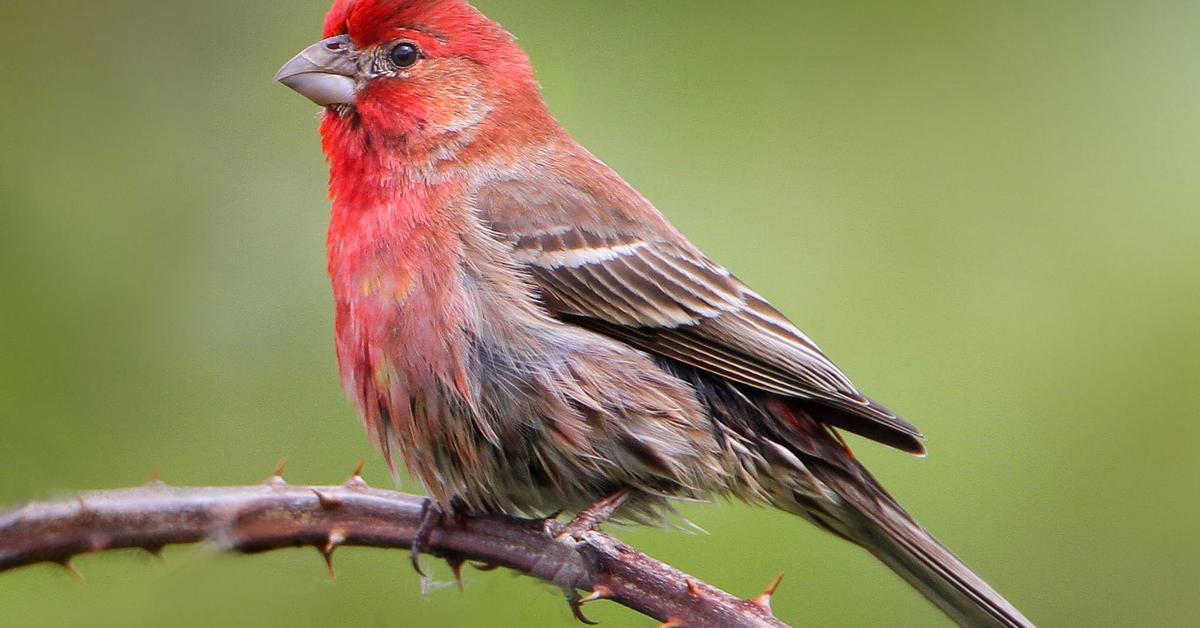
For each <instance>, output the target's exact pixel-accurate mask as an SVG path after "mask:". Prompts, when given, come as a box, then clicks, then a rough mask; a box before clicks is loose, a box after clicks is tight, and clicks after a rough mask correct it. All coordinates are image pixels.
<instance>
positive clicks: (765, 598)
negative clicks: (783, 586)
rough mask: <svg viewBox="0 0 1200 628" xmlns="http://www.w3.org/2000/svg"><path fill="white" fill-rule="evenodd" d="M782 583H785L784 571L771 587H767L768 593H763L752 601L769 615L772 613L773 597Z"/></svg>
mask: <svg viewBox="0 0 1200 628" xmlns="http://www.w3.org/2000/svg"><path fill="white" fill-rule="evenodd" d="M781 582H783V572H782V571H781V572H779V575H778V576H775V579H774V580H772V581H771V584H770V586H768V587H767V590H766V591H763V593H762V595H760V596H758V597H756V598H754V599H753V600H750V601H751V602H753V603H754V604H755V605H756V606H758V607H759V608H761V609H763V610H764V611H766V612H767V613H771V612H772V611H771V597H773V596H774V595H775V592H776V591H778V590H779V583H781Z"/></svg>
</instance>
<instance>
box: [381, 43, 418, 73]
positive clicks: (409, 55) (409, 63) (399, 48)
mask: <svg viewBox="0 0 1200 628" xmlns="http://www.w3.org/2000/svg"><path fill="white" fill-rule="evenodd" d="M388 58H389V59H391V61H392V65H395V66H396V67H397V68H400V69H402V70H403V69H407V68H411V67H413V66H414V65H416V64H417V62H418V61H420V60H421V49H420V48H417V45H416V44H414V43H412V42H409V41H404V42H400V43H398V44H396V47H395V48H392V51H391V52H390V53H388Z"/></svg>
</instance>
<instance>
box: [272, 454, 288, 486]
mask: <svg viewBox="0 0 1200 628" xmlns="http://www.w3.org/2000/svg"><path fill="white" fill-rule="evenodd" d="M287 464H288V460H287V458H280V459H279V462H278V464H276V465H275V472H274V473H272V474H271V477H269V478H267V484H271V485H281V486H287V480H284V479H283V472H284V470H286V469H287Z"/></svg>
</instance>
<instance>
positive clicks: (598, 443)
mask: <svg viewBox="0 0 1200 628" xmlns="http://www.w3.org/2000/svg"><path fill="white" fill-rule="evenodd" d="M276 79H277V80H278V81H280V82H282V83H283V84H284V85H286V86H288V87H290V88H292V89H293V90H295V91H297V92H299V93H300V94H301V95H303V96H306V97H307V98H309V99H310V100H312V101H313V102H315V103H316V104H317V105H319V106H320V107H321V108H322V109H321V121H320V135H321V140H322V148H323V151H324V153H325V156H326V160H327V162H328V165H329V173H330V174H329V196H330V199H331V200H332V211H331V218H330V225H329V230H328V238H327V254H328V272H329V276H330V279H331V282H332V288H333V294H334V300H335V304H336V322H335V327H336V329H335V336H336V349H337V357H338V363H339V369H340V374H341V379H342V383H343V386H344V388H345V391H346V393H347V395H348V396H349V398H350V399H351V401H352V402H353V404H354V405H355V406H356V408H357V410H358V411H359V414H360V415H361V417H362V419H363V422H364V424H365V427H366V430H367V432H368V435H369V438H370V440H371V441H372V442H373V443H374V445H375V446H376V447H377V448H378V449H379V450H380V451H381V453H382V454H383V456H384V457H385V458H386V460H387V461H388V463H389V464H390V465H391V466H392V468H393V472H395V470H396V468H397V467H398V466H399V465H400V464H401V461H402V463H403V466H404V468H405V469H406V470H407V471H408V473H409V474H410V475H411V476H412V477H413V478H416V479H417V480H418V481H419V482H420V483H421V484H422V485H423V486H424V488H425V489H426V490H427V492H428V494H429V496H430V499H431V502H430V503H431V504H432V506H433V507H434V508H436V509H438V510H439V511H440V512H449V511H452V510H454V511H466V512H488V513H504V514H509V515H514V516H526V515H529V516H532V515H544V514H546V513H553V512H561V511H567V512H571V511H574V512H578V511H580V510H584V509H586V508H587V507H588V506H589V505H591V504H596V503H604V500H606V499H614V497H616V498H617V502H616V504H617V505H618V506H619V510H617V513H616V516H617V518H620V519H623V520H627V521H629V522H634V523H651V524H653V523H658V522H661V521H663V520H664V519H665V518H666V517H667V516H668V515H669V514H670V513H671V511H672V504H673V503H675V502H677V501H678V500H710V499H713V498H737V499H741V500H744V501H746V502H749V503H752V504H760V505H767V506H772V507H775V508H779V509H782V510H784V511H786V512H789V513H793V514H795V515H798V516H799V517H801V518H803V519H805V520H807V521H809V522H811V523H813V524H815V525H816V526H818V527H819V528H822V529H824V530H826V531H828V532H830V533H832V534H834V535H836V536H838V537H841V538H843V539H846V540H848V541H850V542H852V543H854V544H857V545H859V546H861V547H862V548H865V549H866V550H867V551H868V552H870V553H871V554H873V555H874V556H875V557H877V558H878V559H879V560H880V561H882V562H883V563H884V564H885V565H886V566H887V567H889V568H891V569H892V570H893V571H895V572H896V573H897V574H898V575H899V576H900V577H902V578H903V579H904V580H906V581H908V582H909V583H910V584H911V585H912V586H913V587H915V588H916V589H917V590H918V591H919V592H920V593H922V594H924V595H925V596H926V597H927V598H928V599H929V600H930V601H931V602H933V603H934V604H935V605H936V606H937V607H938V608H940V609H941V610H942V611H943V612H944V613H945V614H946V615H947V616H948V617H949V618H950V619H952V620H953V621H955V622H957V623H959V624H960V625H963V626H1006V627H1018V626H1031V625H1032V623H1031V622H1030V621H1029V620H1028V619H1026V618H1025V617H1024V616H1023V615H1022V614H1021V612H1020V611H1018V610H1017V609H1016V607H1015V606H1013V605H1012V604H1011V603H1009V602H1008V601H1007V600H1005V598H1004V597H1002V596H1001V595H1000V594H999V593H997V592H996V591H995V590H994V589H992V587H990V586H989V585H988V584H987V583H985V582H984V581H983V580H982V579H981V578H980V577H979V576H977V575H976V574H975V573H974V572H972V571H971V570H970V569H969V568H968V567H967V566H966V565H964V564H963V563H962V562H961V561H960V560H959V559H957V558H956V557H955V556H954V554H952V553H951V552H950V551H949V550H948V549H946V548H945V547H944V546H943V545H942V544H940V543H939V542H938V541H937V540H936V539H934V537H933V536H931V535H930V534H929V533H928V532H926V531H925V530H924V529H923V528H922V527H921V526H920V525H919V524H918V523H917V522H916V521H915V520H914V519H913V518H912V517H911V516H910V515H909V514H908V513H907V512H906V511H905V510H904V509H903V508H902V507H901V506H900V505H899V504H898V503H897V502H896V501H895V500H894V499H893V498H892V497H891V496H890V495H889V494H888V492H887V491H886V490H885V489H884V488H883V487H882V485H881V484H880V483H879V482H878V481H877V480H876V479H875V478H874V477H873V476H872V475H871V474H870V472H869V471H868V470H867V469H866V468H865V467H864V466H863V465H862V464H860V462H859V461H858V460H857V459H856V458H855V456H854V454H853V453H852V451H851V450H850V448H849V447H848V446H847V444H846V441H845V440H844V438H843V437H842V432H843V431H844V432H849V433H853V434H857V435H859V436H862V437H865V438H866V439H869V440H872V441H876V442H878V443H881V444H883V445H886V446H890V447H892V448H895V449H898V450H900V451H903V452H908V453H911V454H917V455H923V454H924V453H925V447H924V444H923V440H924V436H923V435H922V434H921V432H920V431H919V430H918V429H917V428H916V427H914V426H913V425H912V424H910V423H908V422H906V421H905V420H903V419H901V418H899V417H898V416H896V414H895V413H893V412H892V411H890V410H888V409H887V408H886V407H884V406H883V405H880V404H879V403H876V402H875V401H873V400H872V399H870V398H869V397H867V396H866V395H865V394H863V393H862V392H860V391H859V389H858V388H856V387H855V385H854V384H853V383H851V381H850V379H849V378H848V377H847V376H846V375H845V374H844V373H843V372H842V371H841V370H840V369H839V368H838V367H837V366H835V365H834V363H833V362H832V361H831V360H830V359H829V358H828V357H827V356H826V354H825V353H824V352H823V351H822V350H821V349H820V348H819V347H818V346H817V344H816V343H814V342H813V341H812V340H811V339H810V338H809V337H808V336H806V335H805V334H804V333H803V332H801V331H800V329H798V328H797V327H796V326H795V325H794V324H793V323H792V322H791V321H790V320H789V319H788V318H787V317H786V316H784V315H783V314H782V313H780V311H779V310H777V309H775V308H774V307H772V306H771V305H770V303H768V301H767V300H766V299H765V298H764V297H762V296H761V295H759V294H758V293H757V292H755V291H754V290H753V289H751V288H750V287H749V286H748V285H747V284H745V283H744V282H742V281H741V280H740V279H738V278H737V277H736V276H735V275H734V274H732V273H731V272H730V271H729V270H727V269H726V268H725V267H723V266H721V265H719V264H718V263H716V262H715V261H713V260H711V259H710V258H709V257H707V256H706V255H705V254H704V253H703V252H702V251H701V250H700V249H699V248H697V247H696V246H695V245H694V244H692V243H691V242H690V241H689V240H688V239H687V238H686V237H685V236H684V235H683V234H682V233H681V232H680V231H679V230H678V229H677V228H676V227H675V226H673V225H672V224H671V223H670V222H668V220H667V219H666V218H665V217H664V216H663V214H662V213H660V212H659V211H658V210H657V209H656V208H655V206H654V205H653V204H652V203H651V202H650V201H649V200H647V199H646V198H645V197H644V196H643V195H642V194H640V193H639V192H638V191H637V190H636V189H635V188H634V187H632V186H631V185H630V184H629V183H627V182H626V181H625V180H624V179H622V178H621V176H619V175H618V174H617V173H616V172H614V171H613V170H612V169H611V168H610V167H608V166H607V165H605V164H604V163H603V162H602V161H601V160H600V159H598V158H597V157H595V156H594V155H593V154H592V153H590V152H589V151H588V150H587V149H585V148H584V147H583V146H581V145H580V144H579V143H578V142H577V141H576V140H574V139H573V138H572V136H571V135H570V134H569V133H568V132H567V131H566V130H565V129H564V128H563V127H562V126H561V125H560V124H559V122H558V121H557V120H556V119H555V117H554V116H553V115H552V113H551V112H550V110H549V108H548V106H547V104H546V102H545V100H544V98H543V96H542V93H541V89H540V86H539V84H538V82H537V81H536V79H535V76H534V70H533V67H532V64H531V62H530V59H529V57H528V55H527V54H526V53H525V52H524V50H523V49H522V48H521V47H520V45H519V44H518V43H517V41H516V39H515V38H514V37H513V35H511V34H510V33H509V32H508V31H506V30H505V29H504V28H503V27H502V26H501V25H499V24H498V23H497V22H495V21H493V20H492V19H490V18H488V17H487V16H485V15H484V14H483V13H482V12H480V11H479V10H478V9H477V8H475V7H474V6H472V5H471V4H470V3H469V2H467V1H466V0H336V1H335V2H334V3H333V5H332V7H331V8H330V10H329V12H328V14H327V15H326V17H325V21H324V34H323V39H322V40H321V41H319V42H318V43H316V44H313V45H312V46H310V47H308V48H306V49H305V50H303V51H302V52H301V53H300V54H298V55H297V56H296V57H295V58H293V59H292V60H291V61H289V62H288V63H287V64H286V65H285V66H284V67H283V68H282V69H281V70H280V71H279V73H278V74H277V76H276Z"/></svg>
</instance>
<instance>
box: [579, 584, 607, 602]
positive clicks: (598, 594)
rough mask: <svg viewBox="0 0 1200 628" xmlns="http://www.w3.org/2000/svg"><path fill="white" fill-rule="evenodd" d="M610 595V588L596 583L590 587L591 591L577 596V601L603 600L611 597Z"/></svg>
mask: <svg viewBox="0 0 1200 628" xmlns="http://www.w3.org/2000/svg"><path fill="white" fill-rule="evenodd" d="M612 595H613V591H612V589H610V588H608V587H606V586H604V585H602V584H598V585H596V588H595V589H592V592H591V593H588V594H587V595H585V596H583V597H581V598H579V603H580V604H587V603H588V602H595V601H596V600H604V599H607V598H610V597H612Z"/></svg>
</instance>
